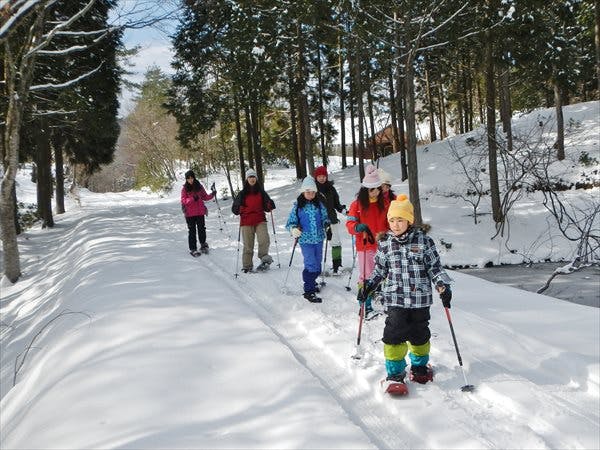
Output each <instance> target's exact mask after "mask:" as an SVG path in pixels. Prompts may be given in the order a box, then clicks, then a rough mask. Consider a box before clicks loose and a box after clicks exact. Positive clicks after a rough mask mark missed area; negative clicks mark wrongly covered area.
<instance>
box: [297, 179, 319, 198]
mask: <svg viewBox="0 0 600 450" xmlns="http://www.w3.org/2000/svg"><path fill="white" fill-rule="evenodd" d="M307 191H310V192H317V183H315V179H314V178H313V177H311V176H308V177H306V178H305V179H304V180H302V186H300V193H301V194H302V193H303V192H307Z"/></svg>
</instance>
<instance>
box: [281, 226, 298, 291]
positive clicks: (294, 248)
mask: <svg viewBox="0 0 600 450" xmlns="http://www.w3.org/2000/svg"><path fill="white" fill-rule="evenodd" d="M296 245H298V238H295V239H294V246H293V247H292V256H290V263H289V264H288V270H287V273H286V274H285V280H284V281H283V287H282V288H281V290H282V291H285V289H286V285H287V280H288V276H289V275H290V269H291V268H292V261H293V259H294V252H295V251H296Z"/></svg>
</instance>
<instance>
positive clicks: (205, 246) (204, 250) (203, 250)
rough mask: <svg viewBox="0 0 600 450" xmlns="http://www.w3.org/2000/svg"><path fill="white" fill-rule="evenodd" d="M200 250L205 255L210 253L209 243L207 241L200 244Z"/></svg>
mask: <svg viewBox="0 0 600 450" xmlns="http://www.w3.org/2000/svg"><path fill="white" fill-rule="evenodd" d="M200 251H201V252H202V253H204V254H205V255H207V254H208V244H207V243H206V242H205V243H204V244H202V245H201V246H200Z"/></svg>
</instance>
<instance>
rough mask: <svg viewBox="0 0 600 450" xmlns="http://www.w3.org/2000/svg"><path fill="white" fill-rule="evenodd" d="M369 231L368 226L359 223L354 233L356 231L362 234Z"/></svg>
mask: <svg viewBox="0 0 600 450" xmlns="http://www.w3.org/2000/svg"><path fill="white" fill-rule="evenodd" d="M368 229H369V227H368V226H366V225H365V224H364V223H357V224H356V225H354V231H356V232H357V233H362V232H363V231H367V230H368Z"/></svg>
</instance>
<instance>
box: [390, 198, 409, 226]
mask: <svg viewBox="0 0 600 450" xmlns="http://www.w3.org/2000/svg"><path fill="white" fill-rule="evenodd" d="M392 217H399V218H400V219H405V220H408V223H410V224H412V223H414V221H415V212H414V208H413V205H412V203H411V202H410V201H409V200H408V197H407V196H406V195H404V194H400V195H399V196H398V197H396V200H392V202H391V203H390V207H389V208H388V212H387V218H388V220H390V219H391V218H392Z"/></svg>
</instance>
